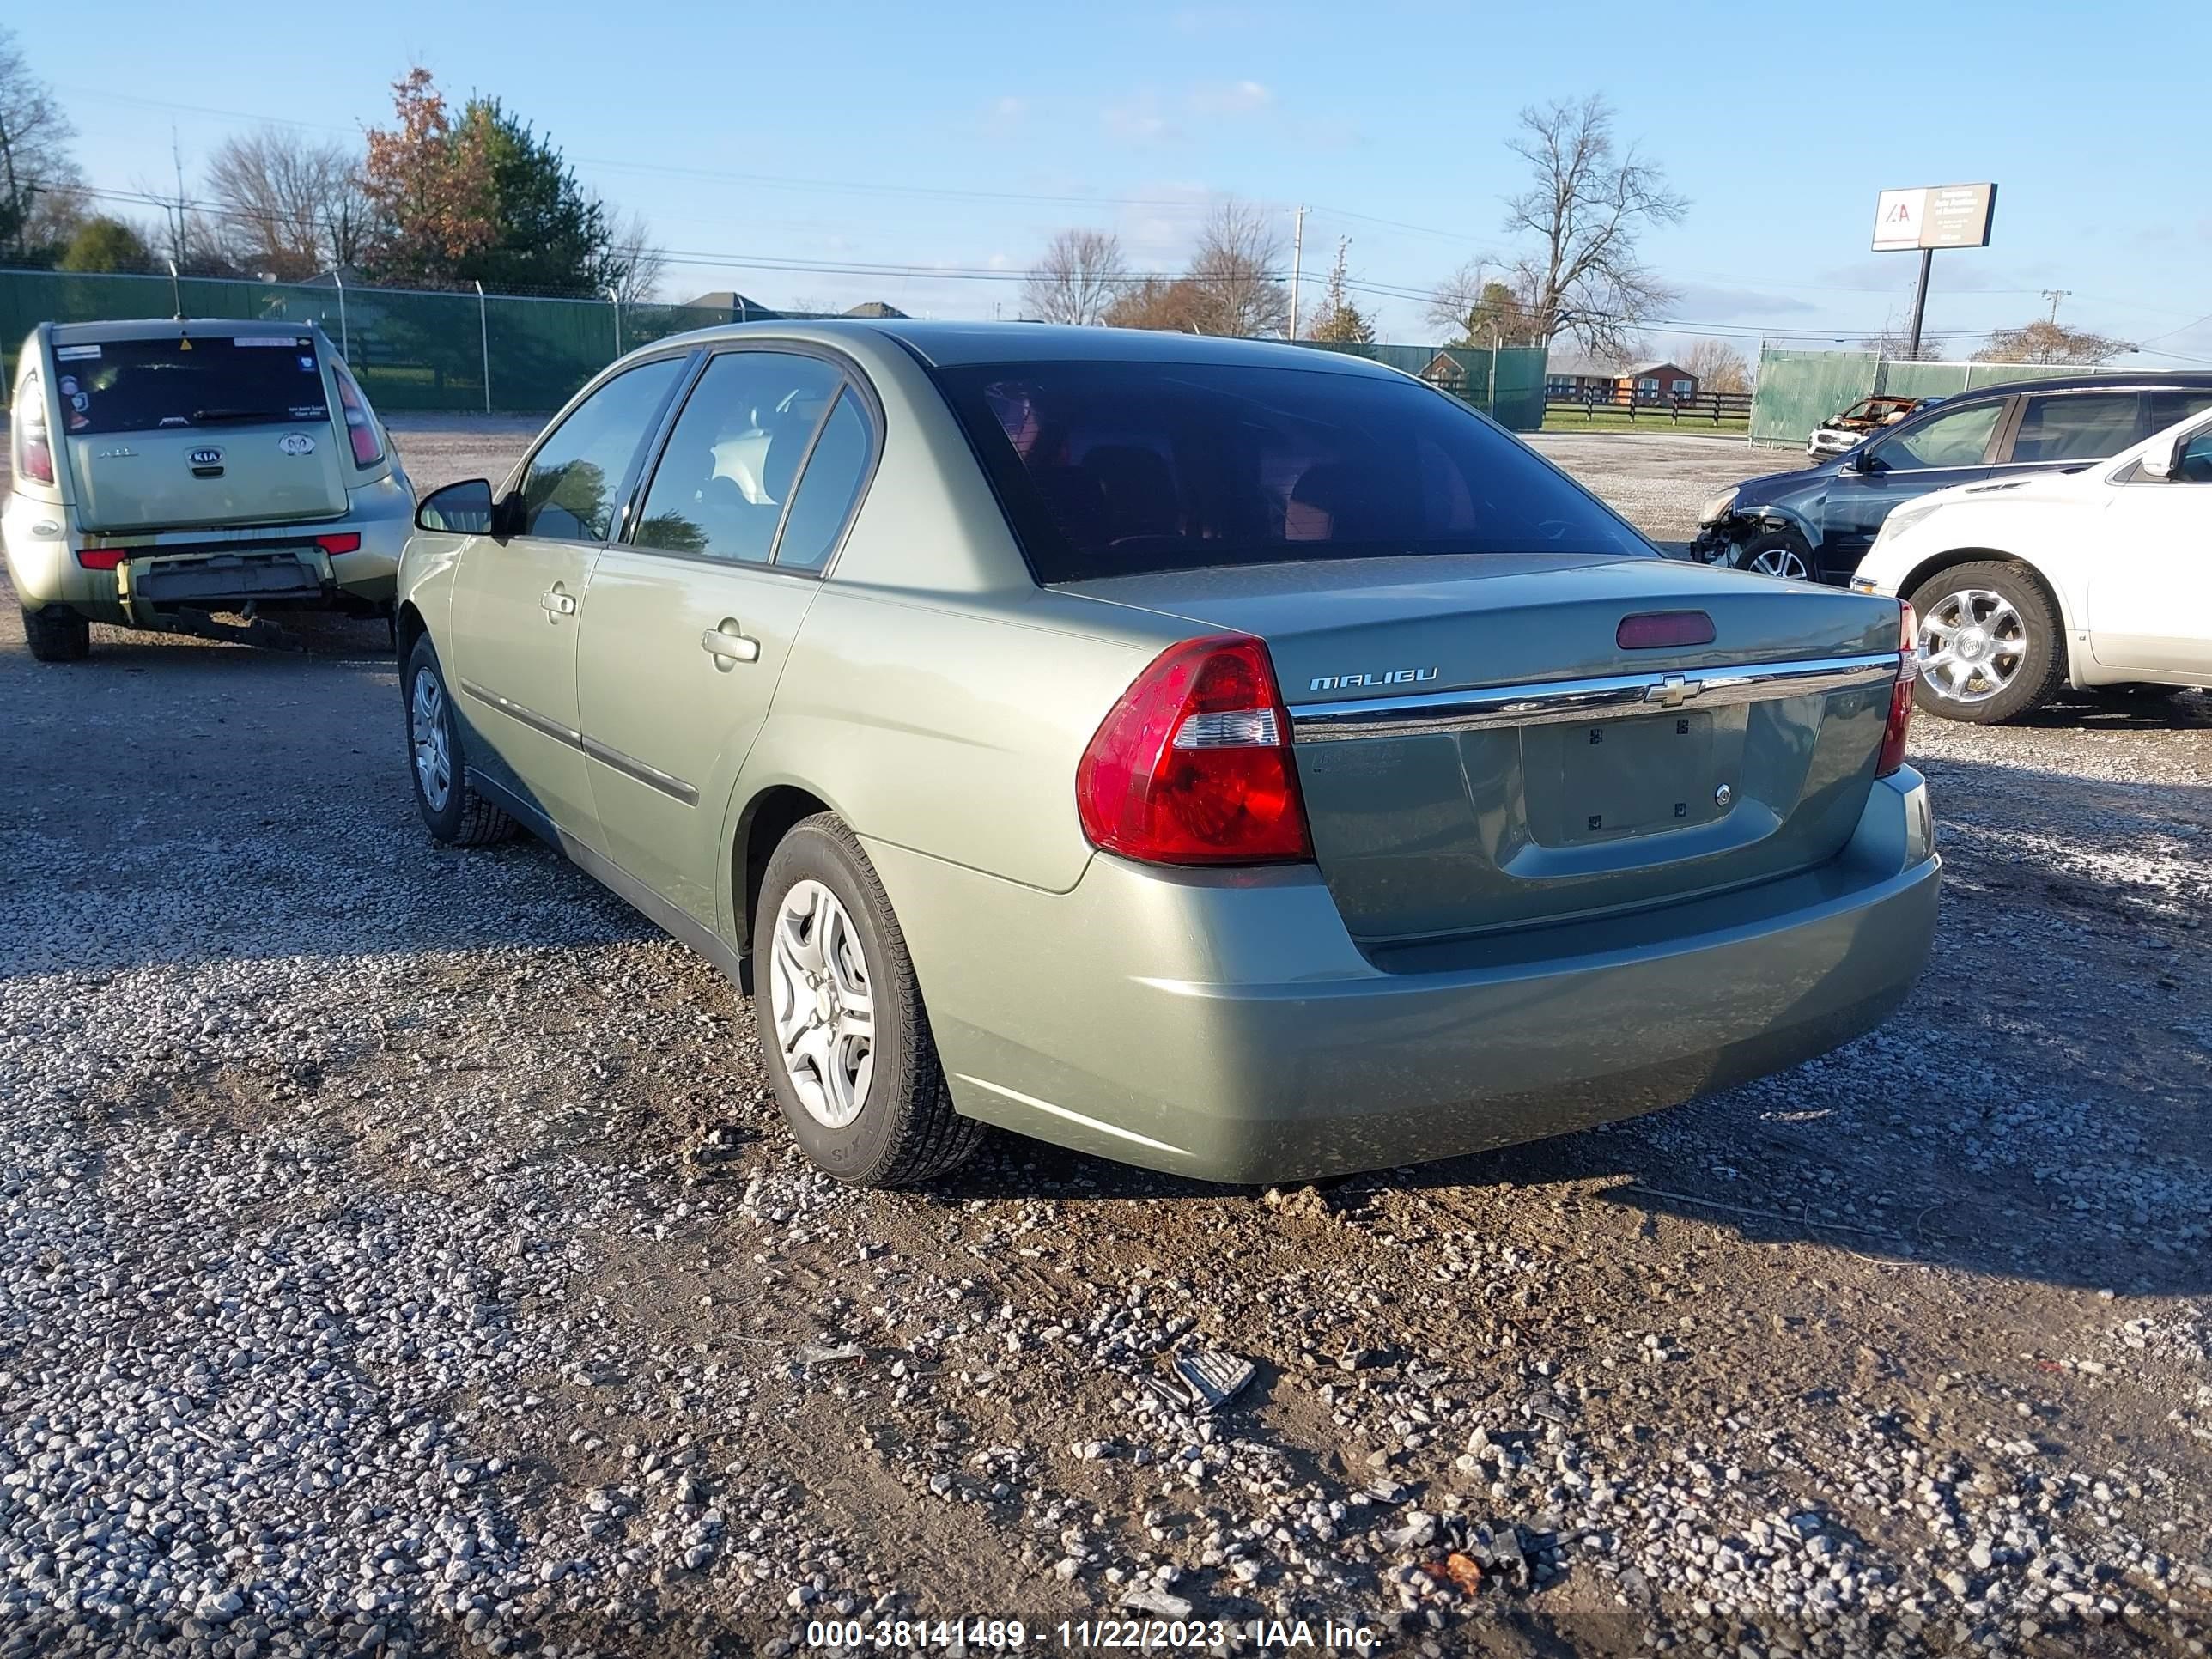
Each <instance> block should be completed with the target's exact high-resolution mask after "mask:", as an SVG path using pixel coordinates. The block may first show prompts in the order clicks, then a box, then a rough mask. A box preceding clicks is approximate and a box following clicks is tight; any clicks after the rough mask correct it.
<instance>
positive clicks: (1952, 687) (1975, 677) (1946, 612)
mask: <svg viewBox="0 0 2212 1659" xmlns="http://www.w3.org/2000/svg"><path fill="white" fill-rule="evenodd" d="M2026 660H2027V623H2025V622H2024V621H2022V620H2021V614H2020V612H2019V611H2018V610H2017V609H2015V607H2014V605H2013V602H2012V601H2011V600H2010V599H2007V598H2005V596H2004V595H2003V594H2002V593H1999V592H1995V591H1993V590H1991V589H1990V588H1986V587H1961V588H1958V589H1955V590H1954V591H1953V592H1948V593H1946V594H1945V595H1943V597H1942V599H1938V600H1936V603H1935V604H1934V605H1930V606H1929V608H1928V614H1927V615H1925V616H1924V617H1921V619H1920V674H1921V678H1923V679H1924V680H1926V681H1927V682H1928V683H1929V685H1930V686H1931V687H1932V688H1933V689H1934V690H1935V692H1936V696H1940V697H1942V698H1945V699H1947V700H1948V701H1949V702H1960V703H1975V702H1988V701H1989V700H1990V698H1991V697H1994V696H1996V695H1997V694H1998V693H1999V692H2001V691H2002V690H2004V689H2005V688H2006V687H2007V686H2008V685H2010V684H2012V683H2013V679H2014V677H2015V676H2016V675H2017V674H2018V673H2019V672H2020V670H2021V664H2022V663H2024V662H2025V661H2026Z"/></svg>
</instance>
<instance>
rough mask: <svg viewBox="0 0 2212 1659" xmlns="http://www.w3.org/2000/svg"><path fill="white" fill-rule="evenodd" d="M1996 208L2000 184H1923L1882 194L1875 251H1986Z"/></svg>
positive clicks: (1878, 199) (1877, 210) (1878, 203)
mask: <svg viewBox="0 0 2212 1659" xmlns="http://www.w3.org/2000/svg"><path fill="white" fill-rule="evenodd" d="M1996 204H1997V187H1996V185H1920V186H1917V187H1916V188H1914V189H1911V190H1886V191H1882V192H1881V195H1880V196H1879V197H1876V198H1875V215H1874V251H1875V252H1876V253H1901V252H1905V251H1907V250H1909V249H1917V248H1937V247H1987V246H1989V245H1990V222H1991V220H1993V219H1994V218H1995V217H1996Z"/></svg>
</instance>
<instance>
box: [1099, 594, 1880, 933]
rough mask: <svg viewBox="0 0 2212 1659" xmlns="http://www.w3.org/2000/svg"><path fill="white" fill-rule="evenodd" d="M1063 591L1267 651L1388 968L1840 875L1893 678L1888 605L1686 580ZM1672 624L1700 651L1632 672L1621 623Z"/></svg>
mask: <svg viewBox="0 0 2212 1659" xmlns="http://www.w3.org/2000/svg"><path fill="white" fill-rule="evenodd" d="M1067 591H1073V592H1079V593H1083V594H1085V595H1087V596H1089V597H1091V598H1094V599H1101V600H1105V601H1108V602H1112V603H1120V604H1125V605H1137V606H1140V607H1142V608H1144V609H1147V610H1152V611H1162V612H1165V613H1167V614H1170V615H1172V616H1175V617H1178V618H1182V619H1186V620H1188V622H1190V623H1194V624H1197V625H1199V626H1201V627H1204V628H1207V629H1221V630H1225V631H1234V632H1238V633H1246V634H1251V635H1256V636H1257V637H1259V638H1260V639H1261V640H1263V641H1266V643H1267V648H1268V652H1269V654H1270V656H1271V657H1272V659H1273V663H1274V666H1275V671H1276V675H1277V678H1278V679H1279V682H1280V684H1281V690H1282V693H1283V696H1284V700H1285V705H1286V707H1287V708H1288V710H1289V713H1290V714H1291V723H1292V728H1293V731H1294V733H1295V745H1294V753H1295V756H1296V760H1297V772H1298V778H1299V784H1300V787H1301V789H1302V791H1303V793H1304V798H1305V805H1306V812H1307V816H1308V820H1309V823H1310V828H1311V830H1312V834H1313V841H1314V849H1315V855H1316V859H1317V860H1318V862H1319V864H1320V866H1321V868H1322V874H1323V876H1324V877H1325V878H1326V879H1327V880H1328V884H1329V886H1330V889H1331V890H1332V892H1333V893H1334V896H1335V899H1336V902H1337V906H1338V908H1339V910H1340V912H1341V914H1342V915H1343V917H1344V920H1345V922H1346V926H1347V927H1349V929H1350V930H1351V932H1352V934H1353V935H1354V937H1355V938H1357V939H1359V940H1360V941H1361V942H1362V943H1363V944H1368V945H1389V944H1393V943H1401V942H1408V941H1413V940H1418V939H1435V938H1440V937H1449V936H1454V935H1461V934H1468V933H1482V932H1485V931H1487V930H1492V929H1497V928H1506V927H1526V926H1528V925H1531V924H1535V923H1540V922H1547V921H1564V920H1568V919H1571V918H1582V917H1588V916H1590V915H1596V914H1601V913H1604V912H1607V911H1612V910H1622V909H1632V908H1643V907H1646V906H1650V905H1652V904H1656V903H1663V902H1673V901H1676V900H1680V899H1685V898H1690V897H1695V896H1702V895H1705V894H1709V893H1711V892H1714V891H1716V890H1720V889H1723V888H1726V887H1729V886H1735V885H1740V884H1747V883H1751V882H1756V881H1761V880H1765V879H1770V878H1775V877H1778V876H1783V875H1787V874H1790V873H1792V872H1796V871H1799V870H1802V869H1806V868H1808V867H1810V866H1814V865H1817V864H1820V863H1823V862H1825V861H1826V860H1830V859H1832V858H1833V857H1834V856H1835V855H1836V854H1837V853H1838V851H1840V850H1841V848H1842V847H1843V846H1844V842H1846V841H1848V840H1849V838H1850V835H1851V832H1852V829H1853V827H1854V826H1855V825H1856V824H1857V822H1858V818H1859V815H1860V813H1861V811H1862V810H1863V807H1864V805H1865V801H1866V796H1867V791H1868V788H1869V785H1870V783H1871V781H1872V779H1873V775H1874V768H1875V759H1876V756H1877V754H1878V751H1879V750H1880V747H1881V738H1882V732H1883V728H1884V725H1885V721H1886V717H1887V709H1888V703H1889V692H1890V688H1891V685H1892V684H1893V681H1894V679H1895V676H1896V668H1897V650H1898V620H1897V606H1896V603H1895V601H1893V600H1886V599H1869V598H1860V597H1856V596H1852V595H1848V594H1842V593H1838V592H1834V591H1833V590H1832V589H1823V588H1817V587H1814V586H1809V585H1807V584H1800V583H1784V582H1779V581H1775V580H1769V579H1766V578H1763V577H1755V576H1747V575H1743V574H1738V573H1735V572H1729V571H1721V570H1714V569H1711V568H1706V567H1702V566H1698V565H1692V564H1687V563H1681V562H1674V561H1671V560H1661V559H1639V558H1627V559H1623V558H1617V557H1608V556H1575V555H1569V554H1553V553H1544V554H1531V555H1498V554H1488V555H1481V556H1468V557H1455V556H1423V557H1419V558H1410V559H1384V560H1377V559H1359V560H1346V561H1335V562H1315V563H1283V564H1275V565H1267V566H1257V567H1250V568H1233V569H1229V568H1225V569H1208V570H1195V571H1186V572H1179V573H1164V574H1151V575H1145V576H1136V577H1122V578H1114V579H1109V580H1101V581H1094V582H1088V583H1081V584H1075V585H1073V586H1072V587H1071V588H1070V589H1069V590H1067ZM1631 617H1659V618H1662V619H1674V618H1679V619H1680V626H1677V625H1675V623H1674V621H1671V620H1662V621H1661V622H1660V623H1658V624H1656V626H1655V627H1653V628H1650V629H1643V631H1644V632H1646V633H1650V634H1652V635H1656V637H1659V638H1662V639H1667V638H1678V639H1681V640H1683V641H1684V642H1682V643H1679V644H1661V645H1656V646H1651V647H1644V648H1626V647H1624V646H1623V645H1622V643H1621V640H1622V639H1623V638H1624V637H1628V638H1635V637H1637V635H1638V629H1641V628H1642V625H1641V624H1639V625H1638V628H1637V629H1630V630H1629V631H1628V633H1627V634H1626V635H1624V630H1623V623H1625V622H1626V621H1627V620H1628V619H1629V618H1631ZM1692 619H1696V620H1694V621H1693V620H1692ZM1704 624H1710V635H1711V637H1710V639H1708V640H1705V641H1704V642H1701V643H1699V642H1690V641H1694V640H1696V639H1698V638H1699V636H1700V635H1703V634H1704V633H1705V631H1706V629H1705V626H1704Z"/></svg>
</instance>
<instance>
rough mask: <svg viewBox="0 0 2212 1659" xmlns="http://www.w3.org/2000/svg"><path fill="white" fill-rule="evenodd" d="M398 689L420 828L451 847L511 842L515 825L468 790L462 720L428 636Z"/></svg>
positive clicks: (411, 659)
mask: <svg viewBox="0 0 2212 1659" xmlns="http://www.w3.org/2000/svg"><path fill="white" fill-rule="evenodd" d="M401 684H402V685H404V687H405V689H406V697H405V699H404V707H405V708H406V710H407V759H408V767H407V774H408V775H409V776H410V778H412V779H413V780H414V782H415V805H416V807H417V808H418V809H420V811H422V823H423V825H424V827H425V828H427V829H428V830H429V832H430V833H431V834H432V835H433V836H436V837H437V838H438V839H439V840H440V841H442V842H445V843H446V844H447V846H449V847H485V846H489V844H491V843H492V842H498V841H505V840H507V838H508V837H510V836H513V834H514V830H515V823H514V820H513V818H512V817H509V816H508V815H507V811H506V810H505V809H504V808H502V807H499V806H495V805H493V804H492V803H491V802H489V801H488V800H486V799H484V798H483V796H482V795H479V794H478V793H477V792H476V791H475V790H473V789H471V787H469V768H468V759H467V752H466V751H465V750H464V749H463V748H462V747H461V722H460V717H459V715H457V714H454V713H453V694H452V693H451V692H450V691H448V690H447V688H446V675H445V671H444V670H443V669H441V668H440V667H439V666H438V653H437V649H436V647H434V646H433V645H432V644H431V643H430V636H429V635H428V634H425V635H423V636H422V638H421V639H419V640H417V641H415V649H414V650H413V651H411V652H410V653H408V657H407V672H406V674H405V676H404V678H403V679H402V681H401Z"/></svg>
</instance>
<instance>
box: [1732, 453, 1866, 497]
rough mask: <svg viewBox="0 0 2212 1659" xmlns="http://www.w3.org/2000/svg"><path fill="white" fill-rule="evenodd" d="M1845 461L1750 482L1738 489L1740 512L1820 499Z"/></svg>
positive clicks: (1774, 473) (1767, 475)
mask: <svg viewBox="0 0 2212 1659" xmlns="http://www.w3.org/2000/svg"><path fill="white" fill-rule="evenodd" d="M1854 447H1856V446H1854ZM1845 453H1849V452H1848V451H1846V452H1845ZM1841 459H1843V457H1842V456H1840V455H1839V456H1837V457H1836V458H1835V459H1833V460H1826V461H1823V462H1821V463H1820V465H1818V466H1800V467H1793V468H1791V469H1790V471H1787V472H1769V473H1766V474H1765V475H1764V476H1763V477H1757V478H1746V479H1745V480H1744V481H1743V482H1742V483H1740V484H1738V485H1737V486H1736V487H1735V505H1736V511H1738V512H1739V513H1741V511H1742V510H1743V509H1744V508H1745V507H1765V506H1767V505H1768V504H1769V503H1771V502H1775V501H1798V500H1800V499H1802V498H1803V497H1805V496H1807V495H1818V494H1820V492H1822V491H1824V490H1826V489H1827V487H1828V481H1829V480H1830V479H1831V478H1832V477H1835V476H1836V472H1837V467H1836V461H1838V460H1841Z"/></svg>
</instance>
